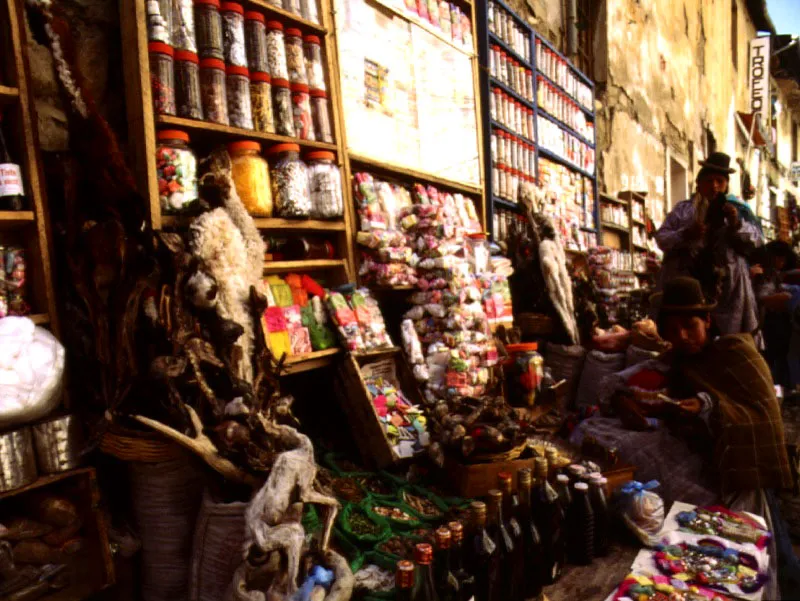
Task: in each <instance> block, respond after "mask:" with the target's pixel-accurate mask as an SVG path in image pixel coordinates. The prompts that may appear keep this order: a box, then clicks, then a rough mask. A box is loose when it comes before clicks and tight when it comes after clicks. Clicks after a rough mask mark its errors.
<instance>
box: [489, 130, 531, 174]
mask: <svg viewBox="0 0 800 601" xmlns="http://www.w3.org/2000/svg"><path fill="white" fill-rule="evenodd" d="M491 152H492V164H493V165H495V164H496V165H504V166H507V167H511V168H512V169H514V170H516V171H520V172H522V173H523V174H524V175H527V176H530V177H535V176H536V149H535V148H534V147H533V145H531V144H528V143H527V142H525V141H524V140H522V139H521V138H518V137H517V136H514V135H513V134H509V133H506V132H504V131H502V130H499V129H493V130H492V136H491Z"/></svg>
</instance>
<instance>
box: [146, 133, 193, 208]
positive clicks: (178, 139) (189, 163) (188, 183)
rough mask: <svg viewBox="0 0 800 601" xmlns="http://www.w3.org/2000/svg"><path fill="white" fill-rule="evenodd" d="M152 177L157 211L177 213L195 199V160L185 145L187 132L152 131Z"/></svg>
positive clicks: (186, 143) (187, 143)
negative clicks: (154, 144) (154, 137)
mask: <svg viewBox="0 0 800 601" xmlns="http://www.w3.org/2000/svg"><path fill="white" fill-rule="evenodd" d="M156 139H157V141H158V143H157V145H156V177H157V178H158V198H159V201H160V203H161V210H162V211H164V212H165V213H177V212H181V211H184V210H186V209H188V208H189V207H190V206H191V205H192V204H193V203H195V202H196V201H197V199H198V193H197V159H196V158H195V156H194V153H193V152H192V150H191V149H190V148H189V134H187V133H186V132H185V131H181V130H177V129H167V130H162V131H159V132H158V133H157V134H156Z"/></svg>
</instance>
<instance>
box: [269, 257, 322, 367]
mask: <svg viewBox="0 0 800 601" xmlns="http://www.w3.org/2000/svg"><path fill="white" fill-rule="evenodd" d="M264 289H265V291H266V294H267V305H268V306H267V309H266V310H265V311H264V317H263V320H264V326H265V329H266V332H267V346H268V347H269V349H270V351H271V352H272V354H273V355H274V356H275V357H278V358H280V357H281V356H283V355H284V354H286V356H295V355H303V354H307V353H310V352H312V351H322V350H325V349H329V348H331V347H334V346H336V337H335V336H334V334H333V332H332V331H331V329H330V328H329V326H328V316H327V314H326V312H325V307H324V305H323V303H322V300H323V298H325V290H324V289H323V288H322V286H320V285H319V284H318V283H317V282H315V281H314V280H313V279H312V278H311V277H309V276H308V275H302V276H301V275H299V274H296V273H291V274H289V275H287V276H286V277H285V278H281V277H279V276H277V275H271V276H269V277H267V278H265V280H264Z"/></svg>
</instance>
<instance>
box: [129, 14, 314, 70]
mask: <svg viewBox="0 0 800 601" xmlns="http://www.w3.org/2000/svg"><path fill="white" fill-rule="evenodd" d="M267 2H269V3H270V4H272V5H273V6H275V7H277V8H283V9H284V10H287V11H289V12H291V13H292V14H295V15H297V16H298V17H302V18H303V19H306V20H307V21H311V22H312V23H319V22H320V17H319V9H318V6H317V0H267ZM145 7H146V10H147V34H148V40H149V41H151V42H162V43H164V44H168V45H170V46H173V47H175V48H177V49H180V50H188V51H189V52H195V53H199V54H200V55H201V56H203V57H210V58H219V59H225V60H227V61H229V62H232V64H236V65H239V66H240V67H246V66H248V65H246V64H243V63H241V62H237V60H240V59H241V58H243V57H244V45H245V44H249V43H250V41H249V39H248V40H247V41H245V30H246V29H247V28H248V27H250V26H251V25H252V23H249V19H250V18H251V15H253V14H258V13H253V12H248V13H246V12H244V10H243V9H242V5H241V4H239V3H237V2H223V3H220V1H219V0H147V1H146V3H145ZM260 21H261V23H263V22H264V20H263V16H262V18H261V19H260ZM248 34H249V32H248ZM248 50H249V48H248ZM232 59H233V60H232ZM251 68H252V66H251Z"/></svg>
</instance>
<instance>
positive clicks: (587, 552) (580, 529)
mask: <svg viewBox="0 0 800 601" xmlns="http://www.w3.org/2000/svg"><path fill="white" fill-rule="evenodd" d="M573 491H574V492H573V496H572V518H573V520H574V524H575V528H574V530H573V536H572V540H571V541H570V545H569V555H570V560H571V561H572V563H574V564H576V565H589V564H590V563H592V558H593V557H594V512H593V511H592V503H591V501H590V500H589V485H588V484H586V482H577V483H576V484H575V485H573Z"/></svg>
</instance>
